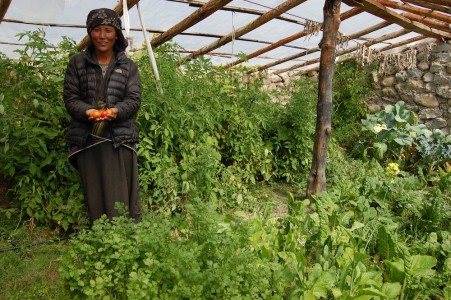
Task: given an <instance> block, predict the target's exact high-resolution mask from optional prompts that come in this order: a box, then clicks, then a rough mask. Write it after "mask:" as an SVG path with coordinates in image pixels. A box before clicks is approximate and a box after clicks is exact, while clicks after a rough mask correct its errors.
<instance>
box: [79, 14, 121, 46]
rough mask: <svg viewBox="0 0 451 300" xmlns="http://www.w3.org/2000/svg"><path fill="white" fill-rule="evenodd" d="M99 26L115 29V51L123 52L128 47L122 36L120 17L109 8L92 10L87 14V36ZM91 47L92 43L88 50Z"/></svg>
mask: <svg viewBox="0 0 451 300" xmlns="http://www.w3.org/2000/svg"><path fill="white" fill-rule="evenodd" d="M99 25H109V26H113V27H114V28H116V37H117V39H116V42H115V43H114V47H115V48H116V50H119V51H125V49H126V48H127V46H128V42H127V40H126V39H125V37H124V35H123V34H122V25H121V17H119V15H118V14H117V13H116V12H115V11H114V10H111V9H109V8H99V9H93V10H91V11H90V12H89V14H88V18H87V19H86V29H87V30H88V34H89V36H91V31H92V29H94V27H97V26H99ZM90 47H92V43H90V45H89V46H88V48H90Z"/></svg>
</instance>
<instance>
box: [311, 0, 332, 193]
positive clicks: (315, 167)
mask: <svg viewBox="0 0 451 300" xmlns="http://www.w3.org/2000/svg"><path fill="white" fill-rule="evenodd" d="M340 5H341V0H326V3H325V4H324V10H323V11H324V31H323V38H322V40H321V43H320V48H321V62H320V66H321V67H320V71H319V82H318V104H317V109H316V110H317V114H316V131H315V144H314V146H313V159H312V168H311V169H310V174H309V177H308V179H307V191H306V196H307V197H310V196H311V195H316V194H320V193H321V192H323V191H325V190H326V160H327V148H328V146H329V139H330V135H331V133H332V80H333V77H334V67H335V64H334V61H335V49H336V43H337V38H336V37H337V33H338V28H339V26H340Z"/></svg>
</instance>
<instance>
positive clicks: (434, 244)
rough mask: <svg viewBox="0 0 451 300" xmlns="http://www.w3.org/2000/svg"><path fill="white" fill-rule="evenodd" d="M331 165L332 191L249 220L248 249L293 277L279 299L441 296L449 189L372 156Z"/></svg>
mask: <svg viewBox="0 0 451 300" xmlns="http://www.w3.org/2000/svg"><path fill="white" fill-rule="evenodd" d="M334 167H335V168H339V169H340V172H335V173H332V174H331V177H330V178H331V180H332V181H333V186H334V188H333V191H330V192H328V193H323V194H321V195H317V196H314V197H312V198H311V199H306V200H303V201H298V200H295V199H294V198H293V197H292V196H290V198H289V213H288V215H287V216H282V217H279V218H271V217H270V213H266V214H265V216H263V217H262V218H259V219H256V220H255V221H254V222H253V227H254V229H253V230H254V232H255V233H254V235H253V236H252V239H251V243H252V246H253V248H254V249H255V251H257V252H258V253H259V255H260V256H261V257H263V258H267V259H275V260H277V261H278V262H279V263H280V264H283V265H285V266H286V267H287V268H288V269H287V270H285V272H286V274H287V276H288V277H287V278H290V276H293V277H291V278H293V282H292V284H291V286H292V288H291V289H290V290H289V293H288V295H287V297H286V299H323V298H327V299H329V298H330V299H332V298H334V299H355V298H357V299H431V298H436V299H446V296H445V295H446V293H447V292H446V291H449V288H450V282H449V274H450V271H449V258H448V257H449V253H450V250H451V249H450V247H449V245H450V241H449V238H450V234H451V232H450V230H449V229H450V228H451V223H450V220H451V218H450V217H451V201H450V198H449V194H446V193H445V194H444V193H441V192H440V191H439V190H438V188H427V187H425V186H424V185H422V183H421V182H419V181H418V179H417V178H416V177H414V176H411V175H408V174H405V173H399V175H398V176H397V177H395V178H394V177H393V176H392V175H390V174H386V173H385V171H384V169H383V168H382V167H381V166H379V164H378V163H377V162H375V161H372V162H369V163H361V162H359V161H354V162H350V161H347V160H344V159H339V158H336V160H334V161H333V162H332V166H331V168H334Z"/></svg>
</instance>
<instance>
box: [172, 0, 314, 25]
mask: <svg viewBox="0 0 451 300" xmlns="http://www.w3.org/2000/svg"><path fill="white" fill-rule="evenodd" d="M166 1H171V2H178V3H186V4H189V6H197V7H200V6H203V5H205V3H204V2H201V1H196V0H166ZM219 10H221V11H231V12H237V13H243V14H249V15H257V16H261V15H263V14H264V13H265V12H264V11H261V10H257V9H251V8H246V7H238V6H229V5H227V6H223V7H221V8H220V9H219ZM287 15H289V14H287ZM275 19H278V20H282V21H285V22H290V23H295V24H300V25H305V23H306V22H305V21H304V20H299V19H293V18H288V17H285V16H278V17H276V18H275Z"/></svg>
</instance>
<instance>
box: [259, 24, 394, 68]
mask: <svg viewBox="0 0 451 300" xmlns="http://www.w3.org/2000/svg"><path fill="white" fill-rule="evenodd" d="M387 25H390V22H388V21H383V22H381V23H379V24H376V25H373V26H371V27H368V28H367V29H364V30H362V31H359V32H356V33H354V34H352V35H350V36H349V37H348V38H349V40H352V39H355V38H358V37H361V36H364V35H366V34H368V33H371V32H374V31H376V30H379V29H382V28H384V27H385V26H387ZM320 50H321V49H320V48H319V47H316V48H312V49H309V50H307V51H304V52H301V53H297V54H294V55H290V56H288V57H285V58H282V59H279V60H277V61H275V62H272V63H269V64H266V65H264V66H260V67H258V69H257V71H263V70H266V69H268V68H271V67H273V66H276V65H279V64H281V63H284V62H287V61H290V60H293V59H295V58H299V57H302V56H305V55H307V54H311V53H314V52H317V51H320Z"/></svg>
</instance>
